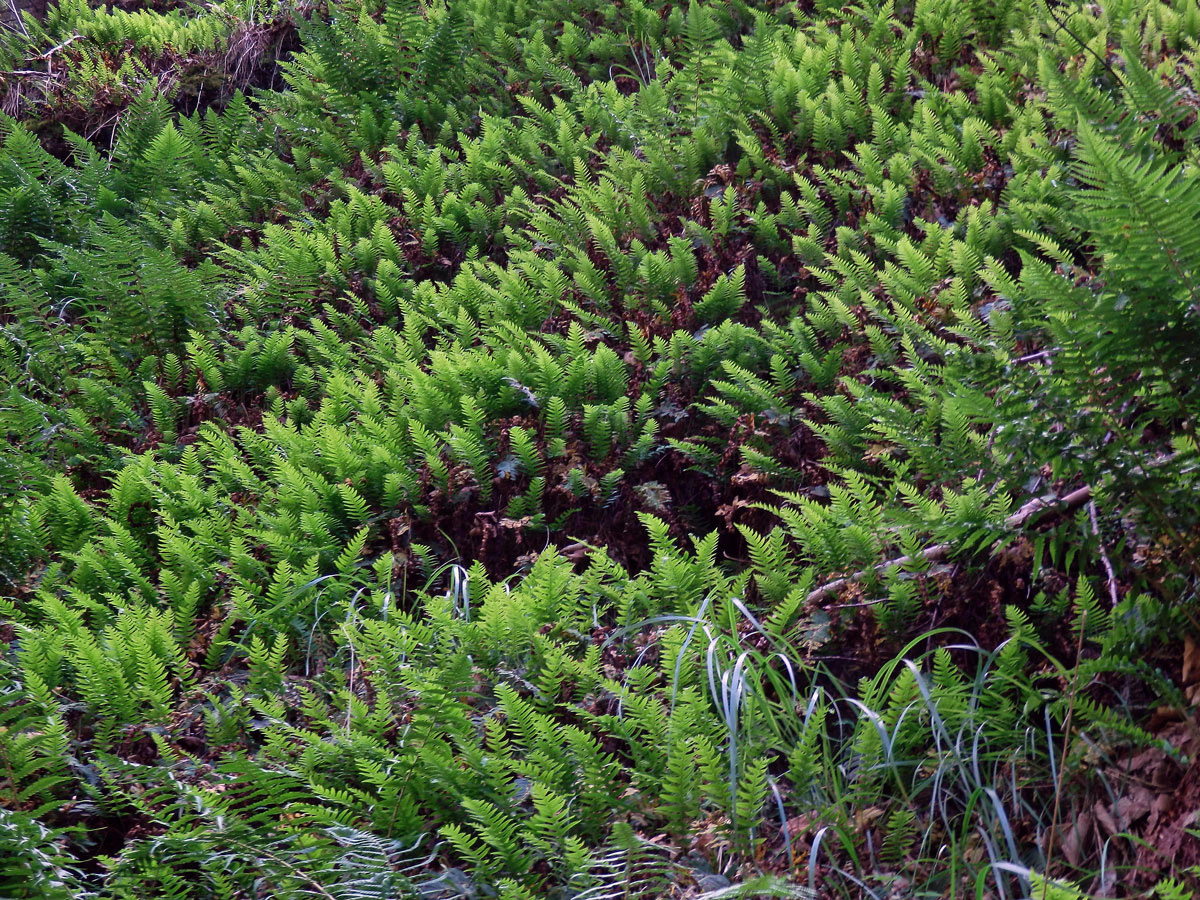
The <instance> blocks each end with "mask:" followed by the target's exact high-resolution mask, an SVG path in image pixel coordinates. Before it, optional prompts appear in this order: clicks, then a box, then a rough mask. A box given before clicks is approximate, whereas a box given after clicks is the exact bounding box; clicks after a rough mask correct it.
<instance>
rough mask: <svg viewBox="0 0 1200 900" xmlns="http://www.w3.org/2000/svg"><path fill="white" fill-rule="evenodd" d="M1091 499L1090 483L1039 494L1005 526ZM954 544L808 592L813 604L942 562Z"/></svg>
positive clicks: (1011, 525) (903, 558) (898, 560)
mask: <svg viewBox="0 0 1200 900" xmlns="http://www.w3.org/2000/svg"><path fill="white" fill-rule="evenodd" d="M1091 499H1092V489H1091V487H1090V486H1088V485H1084V486H1083V487H1081V488H1077V489H1076V490H1074V491H1071V493H1069V494H1067V495H1065V496H1063V497H1059V496H1058V495H1057V494H1050V495H1047V496H1044V497H1037V498H1035V499H1033V500H1030V501H1029V502H1028V503H1026V504H1025V505H1024V506H1022V507H1021V508H1020V509H1018V510H1017V511H1016V512H1015V513H1013V514H1012V515H1011V516H1009V517H1008V518H1007V519H1005V520H1004V527H1005V528H1020V527H1021V526H1022V525H1024V524H1025V523H1026V522H1028V521H1029V520H1030V519H1032V518H1033V517H1034V516H1036V515H1038V514H1039V513H1042V512H1045V511H1048V510H1052V509H1053V510H1060V511H1062V512H1070V511H1071V510H1073V509H1078V508H1079V507H1080V506H1082V505H1083V504H1084V503H1087V502H1088V501H1089V500H1091ZM953 546H954V545H953V544H950V543H945V544H934V545H933V546H932V547H926V548H925V549H924V550H922V551H921V552H920V553H918V554H917V555H916V556H901V557H899V558H897V559H889V560H888V561H886V562H882V563H880V564H879V565H877V566H875V567H873V568H870V569H864V570H863V571H861V572H855V573H854V574H853V575H847V576H846V577H845V578H838V579H836V580H834V581H831V582H829V583H828V584H823V585H821V587H819V588H816V589H815V590H813V591H810V592H809V595H808V602H809V603H813V602H815V601H818V600H825V599H827V598H828V597H831V596H833V595H834V594H836V593H837V592H838V591H840V590H841V589H842V588H844V587H846V586H847V585H850V584H856V583H858V582H860V581H862V580H863V579H864V578H866V577H867V576H868V575H870V574H872V573H874V574H879V575H882V574H883V573H884V572H887V571H888V570H890V569H894V568H896V567H897V566H908V565H912V564H913V563H915V562H923V563H931V562H939V561H941V560H943V559H945V558H946V557H947V556H949V555H950V551H951V549H953Z"/></svg>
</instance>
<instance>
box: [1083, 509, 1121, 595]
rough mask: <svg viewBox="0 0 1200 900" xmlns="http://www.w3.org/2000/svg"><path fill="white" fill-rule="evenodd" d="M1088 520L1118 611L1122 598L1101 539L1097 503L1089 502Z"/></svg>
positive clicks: (1110, 561) (1110, 592) (1110, 593)
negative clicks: (1097, 519)
mask: <svg viewBox="0 0 1200 900" xmlns="http://www.w3.org/2000/svg"><path fill="white" fill-rule="evenodd" d="M1088 519H1090V520H1091V523H1092V534H1094V535H1095V536H1096V543H1097V544H1098V545H1099V547H1100V562H1102V563H1103V564H1104V572H1105V574H1106V575H1108V596H1109V599H1110V600H1112V605H1113V608H1114V609H1116V606H1117V603H1119V602H1120V597H1119V596H1118V594H1117V575H1116V573H1115V572H1114V571H1113V565H1112V560H1110V559H1109V558H1108V551H1107V550H1105V549H1104V539H1103V538H1102V537H1100V525H1099V523H1098V522H1097V521H1096V501H1095V500H1089V501H1088Z"/></svg>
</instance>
